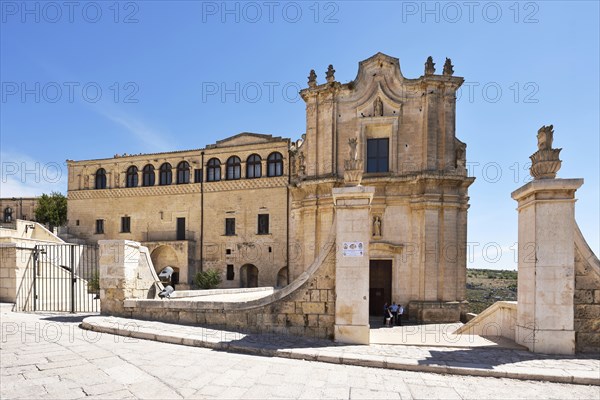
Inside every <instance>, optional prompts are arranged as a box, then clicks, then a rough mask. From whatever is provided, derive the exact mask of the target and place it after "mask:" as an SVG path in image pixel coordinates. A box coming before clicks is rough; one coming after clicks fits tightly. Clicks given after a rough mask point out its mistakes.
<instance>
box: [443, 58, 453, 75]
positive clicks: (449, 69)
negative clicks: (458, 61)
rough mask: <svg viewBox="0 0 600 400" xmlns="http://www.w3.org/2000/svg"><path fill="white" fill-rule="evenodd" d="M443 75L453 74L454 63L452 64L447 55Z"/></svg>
mask: <svg viewBox="0 0 600 400" xmlns="http://www.w3.org/2000/svg"><path fill="white" fill-rule="evenodd" d="M444 75H448V76H452V75H454V65H452V61H451V60H450V59H449V58H448V57H446V62H445V63H444Z"/></svg>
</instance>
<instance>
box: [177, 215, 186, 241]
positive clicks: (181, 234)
mask: <svg viewBox="0 0 600 400" xmlns="http://www.w3.org/2000/svg"><path fill="white" fill-rule="evenodd" d="M177 240H185V218H177Z"/></svg>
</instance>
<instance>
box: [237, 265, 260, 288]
mask: <svg viewBox="0 0 600 400" xmlns="http://www.w3.org/2000/svg"><path fill="white" fill-rule="evenodd" d="M240 287H243V288H251V287H258V268H256V266H255V265H252V264H244V265H242V268H240Z"/></svg>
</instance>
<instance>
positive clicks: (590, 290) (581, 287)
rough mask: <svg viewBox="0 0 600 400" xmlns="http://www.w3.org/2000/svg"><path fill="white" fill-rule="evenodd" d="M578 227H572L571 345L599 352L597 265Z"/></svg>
mask: <svg viewBox="0 0 600 400" xmlns="http://www.w3.org/2000/svg"><path fill="white" fill-rule="evenodd" d="M599 264H600V263H599V262H598V258H597V257H596V256H595V255H594V253H593V252H592V250H591V249H590V248H589V246H588V245H587V243H586V242H585V239H584V238H583V235H582V234H581V231H580V230H579V227H576V229H575V301H574V303H575V332H576V333H575V348H576V351H577V352H578V353H590V352H592V353H598V352H600V266H599Z"/></svg>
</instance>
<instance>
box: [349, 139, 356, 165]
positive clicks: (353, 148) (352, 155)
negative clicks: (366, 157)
mask: <svg viewBox="0 0 600 400" xmlns="http://www.w3.org/2000/svg"><path fill="white" fill-rule="evenodd" d="M357 145H358V140H357V139H356V138H351V139H348V146H349V153H348V155H349V158H348V159H349V160H352V161H356V160H358V150H357Z"/></svg>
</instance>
